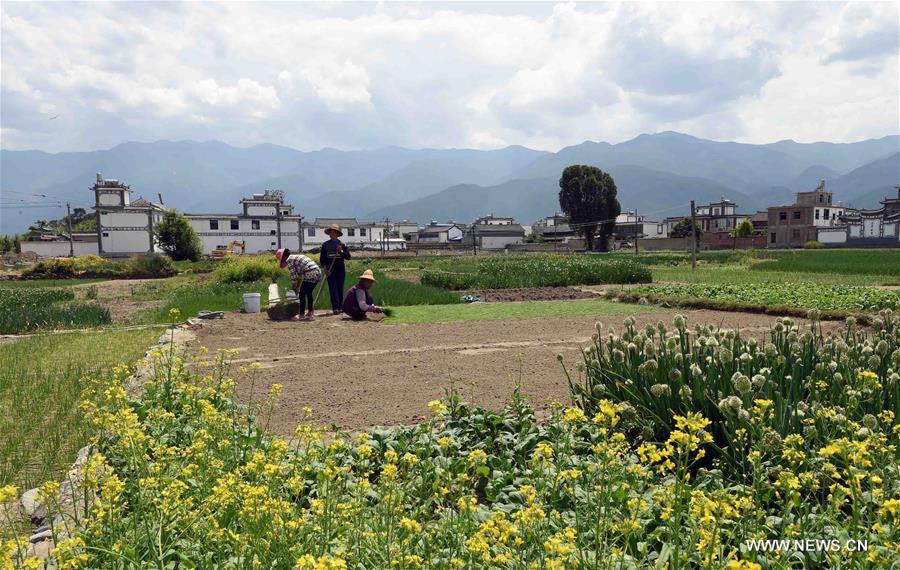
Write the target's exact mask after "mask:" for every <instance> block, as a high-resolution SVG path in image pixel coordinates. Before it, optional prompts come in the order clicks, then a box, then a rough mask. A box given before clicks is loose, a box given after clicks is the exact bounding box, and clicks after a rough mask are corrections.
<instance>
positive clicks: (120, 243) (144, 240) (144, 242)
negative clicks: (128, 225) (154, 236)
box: [100, 228, 150, 254]
mask: <svg viewBox="0 0 900 570" xmlns="http://www.w3.org/2000/svg"><path fill="white" fill-rule="evenodd" d="M100 231H101V232H102V233H101V236H100V239H101V240H102V241H103V253H104V254H116V253H119V254H132V253H146V252H148V251H150V232H148V231H147V230H142V231H124V230H113V229H109V230H107V229H103V228H101V230H100Z"/></svg>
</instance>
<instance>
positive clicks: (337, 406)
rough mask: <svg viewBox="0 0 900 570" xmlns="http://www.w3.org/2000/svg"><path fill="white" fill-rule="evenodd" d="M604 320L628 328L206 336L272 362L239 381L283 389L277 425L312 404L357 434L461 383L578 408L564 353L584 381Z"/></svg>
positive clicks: (285, 326) (290, 330) (238, 328)
mask: <svg viewBox="0 0 900 570" xmlns="http://www.w3.org/2000/svg"><path fill="white" fill-rule="evenodd" d="M685 313H686V314H688V315H689V323H691V324H694V323H708V324H712V325H720V326H723V327H727V328H740V329H741V330H742V331H745V332H747V333H748V334H754V335H758V336H760V337H762V336H763V335H764V334H765V333H766V331H768V329H769V326H770V325H771V323H772V322H773V318H772V317H770V316H767V315H752V314H743V313H726V312H718V311H687V312H685ZM673 315H674V312H663V311H662V310H661V311H660V313H645V314H641V315H636V317H635V318H636V320H637V323H638V325H640V326H643V325H646V324H648V323H656V322H657V321H659V320H662V321H663V322H665V323H668V324H670V323H671V322H672V317H673ZM597 320H602V321H604V323H605V324H606V325H612V326H614V327H615V328H616V330H618V331H621V329H622V324H621V323H622V318H621V317H618V316H617V317H603V316H597V317H571V318H558V319H528V320H510V321H459V322H449V323H439V324H415V325H411V324H401V325H393V324H386V323H372V322H352V321H344V320H340V319H339V317H330V316H329V317H319V318H318V319H316V320H315V321H313V322H292V321H286V322H274V321H269V320H268V319H266V316H265V313H262V314H239V313H229V314H227V315H226V317H225V319H224V320H222V321H215V322H207V323H204V324H203V327H202V328H201V329H200V330H199V331H197V334H198V337H199V341H200V343H201V344H202V345H203V346H206V347H207V348H209V349H210V350H216V349H219V348H234V349H237V350H238V357H237V361H238V362H239V363H242V364H247V363H251V362H259V363H260V364H261V365H262V369H260V370H258V371H257V372H256V374H257V376H256V378H255V380H254V381H253V382H251V381H250V380H249V379H248V378H238V385H237V397H238V399H239V400H241V401H243V402H247V401H248V400H250V399H251V398H252V399H253V400H254V401H258V400H260V399H262V398H265V395H266V393H267V392H268V390H269V387H270V386H271V384H273V383H279V384H281V385H282V386H283V393H282V396H281V399H280V401H279V403H278V404H277V406H276V408H275V411H274V415H273V417H272V420H271V422H272V423H271V424H270V428H271V429H274V430H275V431H277V432H279V433H282V434H285V435H287V434H290V433H292V432H293V430H294V428H295V427H296V424H297V423H298V422H299V421H300V420H301V419H302V417H303V412H302V409H303V407H305V406H308V407H310V408H312V410H313V413H314V418H315V420H316V421H318V422H321V423H323V424H327V425H332V424H333V425H335V426H337V427H338V428H340V429H345V430H351V431H355V430H365V429H368V428H370V427H372V426H376V425H382V426H392V425H398V424H410V423H415V422H417V421H419V420H421V419H422V418H424V417H426V416H427V415H428V409H427V404H428V402H429V401H431V400H435V399H439V398H441V397H442V396H443V395H444V393H445V390H446V389H448V388H449V387H450V386H451V379H453V385H454V386H455V387H456V388H457V389H458V390H459V392H460V393H461V396H462V398H463V399H464V400H466V401H469V402H473V403H476V404H478V405H481V406H485V407H488V408H492V409H499V408H501V407H502V406H503V405H504V404H505V403H506V402H507V401H508V400H509V398H510V396H511V394H512V392H513V389H514V388H515V386H516V384H517V383H520V384H521V386H522V391H523V392H524V393H525V394H526V395H527V396H529V397H530V398H531V399H532V402H533V403H534V405H535V406H536V408H537V409H538V410H546V409H547V406H548V404H549V403H550V402H553V401H556V402H562V403H568V402H569V393H568V384H567V382H566V377H565V374H564V373H563V370H562V366H561V364H560V363H559V362H558V361H557V359H556V355H557V354H561V355H562V356H563V359H564V363H565V364H566V366H567V367H569V369H570V370H572V374H573V377H574V374H576V373H575V372H574V365H575V364H576V363H577V362H578V361H579V359H580V354H579V349H580V348H581V347H584V346H586V345H587V343H588V342H590V335H591V333H592V332H593V330H594V324H595V322H596V321H597ZM251 386H253V390H252V392H253V393H252V394H251Z"/></svg>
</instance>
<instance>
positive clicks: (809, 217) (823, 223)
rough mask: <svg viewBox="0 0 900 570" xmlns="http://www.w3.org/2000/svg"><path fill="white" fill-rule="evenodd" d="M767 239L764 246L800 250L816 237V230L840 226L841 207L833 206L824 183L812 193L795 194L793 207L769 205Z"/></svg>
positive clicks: (791, 205) (831, 198) (839, 205)
mask: <svg viewBox="0 0 900 570" xmlns="http://www.w3.org/2000/svg"><path fill="white" fill-rule="evenodd" d="M768 212H769V240H768V243H767V246H768V247H770V248H777V247H802V246H803V244H804V243H806V242H808V241H813V240H816V239H817V238H818V230H819V228H823V227H831V226H835V225H838V224H840V218H841V216H842V215H843V214H844V207H843V205H841V204H840V203H838V204H834V203H833V195H832V193H831V192H828V191H826V190H825V181H824V180H823V181H822V182H820V183H819V185H818V186H817V187H816V189H815V190H812V191H809V192H797V199H796V201H795V202H794V203H793V204H785V205H782V206H770V207H769V208H768Z"/></svg>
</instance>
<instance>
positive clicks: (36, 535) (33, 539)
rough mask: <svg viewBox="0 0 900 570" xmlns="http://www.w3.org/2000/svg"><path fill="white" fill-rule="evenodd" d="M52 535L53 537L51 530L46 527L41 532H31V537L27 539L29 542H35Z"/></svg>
mask: <svg viewBox="0 0 900 570" xmlns="http://www.w3.org/2000/svg"><path fill="white" fill-rule="evenodd" d="M52 537H53V531H52V530H50V529H49V528H48V529H47V530H45V531H43V532H36V533H34V534H32V535H31V538H29V539H28V542H30V543H31V544H35V543H38V542H41V541H44V540H47V539H49V538H52Z"/></svg>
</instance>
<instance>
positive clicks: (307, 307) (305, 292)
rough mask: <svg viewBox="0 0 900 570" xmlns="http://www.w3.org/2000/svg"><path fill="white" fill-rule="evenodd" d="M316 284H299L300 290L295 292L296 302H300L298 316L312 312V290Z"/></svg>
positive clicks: (304, 282) (307, 282)
mask: <svg viewBox="0 0 900 570" xmlns="http://www.w3.org/2000/svg"><path fill="white" fill-rule="evenodd" d="M315 288H316V284H315V283H313V282H312V281H303V282H302V283H300V289H299V290H297V301H299V302H300V314H301V315H302V314H303V313H305V312H306V311H312V310H313V309H315V307H313V290H314V289H315Z"/></svg>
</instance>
